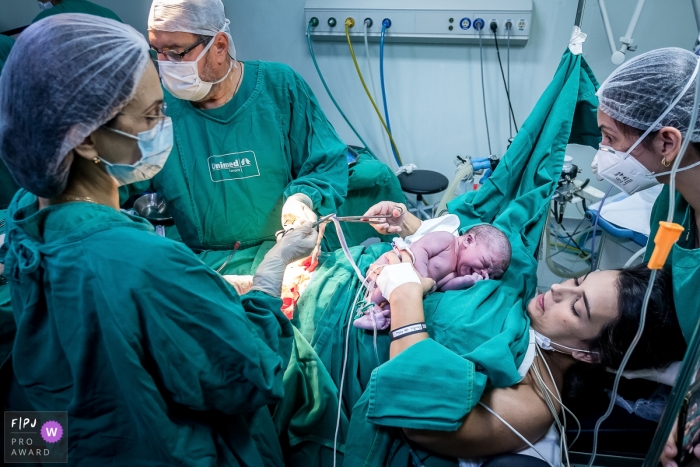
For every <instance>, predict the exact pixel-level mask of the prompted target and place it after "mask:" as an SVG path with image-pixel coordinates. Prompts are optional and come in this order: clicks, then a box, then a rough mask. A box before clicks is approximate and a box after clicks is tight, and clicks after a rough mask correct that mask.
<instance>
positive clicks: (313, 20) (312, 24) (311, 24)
mask: <svg viewBox="0 0 700 467" xmlns="http://www.w3.org/2000/svg"><path fill="white" fill-rule="evenodd" d="M316 26H318V18H311V21H309V24H308V26H307V27H306V40H307V42H308V46H309V53H310V54H311V60H313V62H314V66H315V67H316V72H317V73H318V77H319V78H321V83H323V87H324V88H325V89H326V92H327V93H328V97H330V98H331V101H333V105H335V108H336V109H338V112H340V115H341V116H342V117H343V119H344V120H345V123H347V124H348V126H349V127H350V129H351V130H352V132H353V133H355V136H357V139H359V140H360V141H361V142H362V145H363V146H364V147H365V149H367V150H368V151H369V152H372V150H371V149H370V148H369V146H367V143H365V140H364V139H362V136H360V134H359V133H358V132H357V130H356V129H355V127H354V126H352V123H350V120H348V117H346V116H345V112H343V109H341V108H340V105H339V104H338V102H337V101H336V100H335V97H333V93H331V90H330V88H329V87H328V84H326V80H325V79H324V78H323V73H321V68H319V66H318V62H317V61H316V54H315V53H314V46H313V44H312V42H311V27H316Z"/></svg>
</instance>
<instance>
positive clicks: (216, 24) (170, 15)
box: [148, 0, 236, 60]
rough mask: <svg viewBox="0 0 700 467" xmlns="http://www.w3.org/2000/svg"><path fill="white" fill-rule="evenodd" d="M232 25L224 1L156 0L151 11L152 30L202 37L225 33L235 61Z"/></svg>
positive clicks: (149, 23)
mask: <svg viewBox="0 0 700 467" xmlns="http://www.w3.org/2000/svg"><path fill="white" fill-rule="evenodd" d="M230 24H231V22H230V21H229V20H228V19H226V12H225V11H224V4H223V3H221V0H153V3H151V11H150V13H149V14H148V30H149V31H165V32H189V33H190V34H199V35H202V36H216V35H217V34H218V33H220V32H224V33H226V35H227V36H228V53H229V55H230V56H231V58H233V59H234V60H235V59H236V46H235V45H234V44H233V37H231V28H230V27H229V25H230Z"/></svg>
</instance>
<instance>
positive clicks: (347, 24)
mask: <svg viewBox="0 0 700 467" xmlns="http://www.w3.org/2000/svg"><path fill="white" fill-rule="evenodd" d="M353 23H354V21H353ZM350 24H351V22H350V18H348V19H346V20H345V36H346V37H347V39H348V47H350V55H352V61H353V63H354V64H355V69H356V70H357V75H358V76H359V77H360V82H361V83H362V87H363V88H365V92H366V93H367V97H369V100H370V102H371V103H372V107H374V111H375V112H377V116H378V117H379V121H381V122H382V126H383V127H384V130H385V131H386V134H387V135H389V140H390V141H391V146H392V148H393V149H394V151H396V163H397V164H399V166H402V165H403V162H401V154H400V153H399V149H398V148H397V147H396V142H395V141H394V137H393V136H391V131H389V128H387V126H386V122H384V118H383V117H382V113H381V112H380V111H379V108H378V107H377V104H376V103H375V102H374V99H373V98H372V93H370V92H369V88H367V83H365V79H364V77H363V76H362V71H360V65H359V64H358V63H357V57H356V56H355V49H353V47H352V41H351V40H350Z"/></svg>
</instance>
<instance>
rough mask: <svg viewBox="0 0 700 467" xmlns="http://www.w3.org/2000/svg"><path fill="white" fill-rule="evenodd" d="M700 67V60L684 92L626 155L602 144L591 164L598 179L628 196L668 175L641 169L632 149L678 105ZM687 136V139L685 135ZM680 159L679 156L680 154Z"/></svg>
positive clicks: (699, 163) (644, 168)
mask: <svg viewBox="0 0 700 467" xmlns="http://www.w3.org/2000/svg"><path fill="white" fill-rule="evenodd" d="M699 66H700V60H699V61H698V63H697V64H696V65H695V71H694V72H693V75H692V76H691V77H690V79H689V80H688V83H687V84H686V85H685V87H684V88H683V90H682V91H681V92H680V94H678V96H676V98H675V99H674V100H673V102H671V105H669V106H668V108H667V109H666V110H665V111H664V112H663V113H662V114H661V116H660V117H659V118H658V119H657V120H656V121H655V122H654V123H653V124H652V125H651V126H650V127H649V128H648V129H647V131H645V132H644V134H642V136H640V137H639V139H637V141H636V142H635V143H634V144H633V145H632V147H631V148H629V150H628V151H627V152H624V153H623V152H620V151H615V150H614V149H613V148H611V147H610V146H604V145H601V146H600V149H599V150H598V152H597V153H596V155H595V157H594V158H593V163H592V164H591V169H592V170H593V171H594V173H596V175H598V177H599V178H600V177H603V178H604V179H606V180H607V181H609V182H610V183H612V184H613V185H615V186H616V187H618V188H619V189H620V190H622V191H624V192H625V193H627V194H628V195H633V194H634V193H637V192H639V191H642V190H646V189H647V188H651V187H653V186H654V185H658V184H659V182H658V181H657V180H656V177H661V176H663V175H668V174H670V173H671V171H670V170H669V171H668V172H662V173H653V172H650V171H649V170H648V169H647V168H646V167H644V166H643V165H642V164H641V163H640V162H639V161H638V160H637V159H636V158H635V157H634V156H632V155H631V153H632V151H634V150H635V148H636V147H637V146H639V144H640V143H641V142H642V141H644V138H646V137H647V136H648V135H649V133H651V132H652V131H654V130H655V129H656V126H657V125H658V124H659V123H661V120H663V119H664V117H666V115H668V113H669V112H670V111H671V110H673V108H674V107H675V106H676V104H678V102H679V101H680V100H681V99H682V98H683V96H684V95H685V93H686V92H688V90H689V89H690V86H691V85H692V84H693V83H694V82H695V77H696V76H697V74H698V67H699ZM686 137H689V136H688V135H686ZM679 157H680V155H679ZM698 165H700V162H697V163H695V164H692V165H689V166H688V167H683V168H682V169H678V170H677V171H676V173H677V172H682V171H684V170H688V169H691V168H693V167H696V166H698Z"/></svg>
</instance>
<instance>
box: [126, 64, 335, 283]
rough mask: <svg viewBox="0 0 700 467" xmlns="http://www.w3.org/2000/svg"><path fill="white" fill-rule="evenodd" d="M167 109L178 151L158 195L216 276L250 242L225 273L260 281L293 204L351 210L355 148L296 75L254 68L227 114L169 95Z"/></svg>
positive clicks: (157, 182) (275, 67) (159, 180)
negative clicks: (303, 201)
mask: <svg viewBox="0 0 700 467" xmlns="http://www.w3.org/2000/svg"><path fill="white" fill-rule="evenodd" d="M166 102H167V105H168V110H167V113H168V115H169V116H170V117H172V119H173V124H174V130H175V146H174V147H173V150H172V152H171V153H170V157H169V158H168V161H167V162H166V164H165V167H163V170H161V172H160V173H159V174H158V175H156V176H155V178H154V179H153V181H152V186H151V188H152V189H154V190H155V191H157V192H159V193H161V194H163V195H164V196H165V198H166V199H167V200H168V202H169V204H170V212H171V213H172V216H173V220H174V221H175V225H176V226H177V230H178V231H179V233H180V235H181V237H182V240H183V241H184V242H185V244H186V245H187V246H189V247H190V248H191V249H192V250H194V251H196V252H206V253H204V254H203V255H202V260H203V261H205V262H206V263H207V264H209V265H210V266H212V267H214V268H218V267H219V266H220V265H221V264H223V263H224V262H225V261H226V259H227V258H228V257H229V254H230V251H231V250H232V249H233V247H234V245H235V244H236V243H237V242H240V251H238V252H237V253H235V254H234V257H233V258H232V259H231V261H230V262H229V263H228V266H227V267H226V268H225V269H224V270H223V271H222V273H227V274H236V273H237V274H250V273H251V271H252V268H251V265H253V266H255V265H257V264H256V263H257V262H259V260H260V258H261V257H262V255H264V253H265V252H266V251H267V250H268V249H269V248H270V247H271V246H272V242H273V241H274V239H275V237H274V235H275V232H276V231H278V230H279V229H280V228H281V213H282V205H283V203H284V201H285V200H286V198H287V197H289V196H291V195H293V194H295V193H304V194H305V195H307V196H308V197H309V198H310V199H311V200H312V202H313V207H314V210H315V211H316V212H318V213H320V214H329V213H332V212H337V209H338V206H340V205H341V204H342V202H343V199H344V198H345V196H346V194H347V187H348V167H347V158H346V150H347V147H346V145H345V144H344V143H343V142H342V141H341V140H340V138H339V137H338V135H337V134H336V132H335V130H334V129H333V127H332V126H331V124H330V122H328V120H327V119H326V116H325V115H324V114H323V111H322V110H321V107H320V106H319V104H318V102H317V101H316V98H315V97H314V95H313V92H312V91H311V89H310V88H309V86H308V85H307V84H306V82H305V81H304V80H303V78H301V76H299V75H298V74H297V73H296V72H294V70H292V69H291V68H289V67H288V66H286V65H282V64H279V63H269V62H256V61H252V62H246V63H245V68H244V76H243V80H242V83H241V87H240V90H239V91H238V92H237V93H236V95H235V96H234V97H233V99H232V100H231V101H230V102H229V103H227V104H225V105H224V106H222V107H220V108H217V109H211V110H200V109H197V108H196V107H194V105H192V103H191V102H189V101H184V100H180V99H175V98H174V97H173V96H172V95H170V94H169V93H167V92H166ZM137 188H141V189H142V188H143V187H142V186H138V187H137ZM123 197H124V196H122V198H123ZM261 245H263V247H262V248H261V247H260V246H261Z"/></svg>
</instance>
